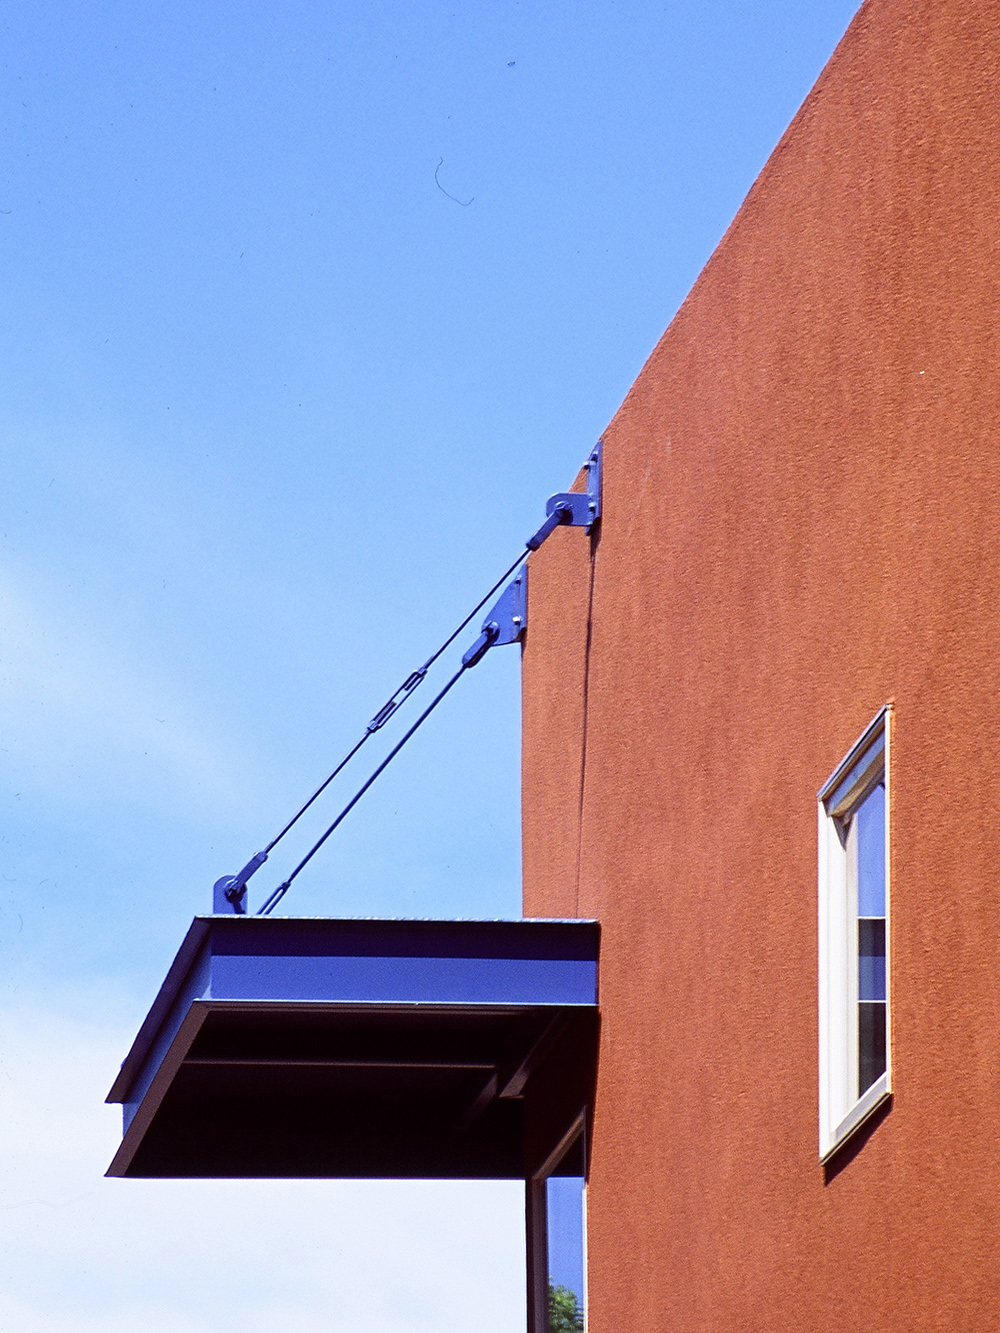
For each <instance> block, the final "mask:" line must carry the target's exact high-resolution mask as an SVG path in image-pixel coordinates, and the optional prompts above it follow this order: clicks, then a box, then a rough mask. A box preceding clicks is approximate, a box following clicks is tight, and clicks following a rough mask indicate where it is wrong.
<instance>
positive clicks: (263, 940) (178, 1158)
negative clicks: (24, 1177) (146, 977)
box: [108, 915, 598, 1179]
mask: <svg viewBox="0 0 1000 1333" xmlns="http://www.w3.org/2000/svg"><path fill="white" fill-rule="evenodd" d="M597 956H598V926H597V924H596V922H588V921H541V920H527V921H386V920H357V919H348V920H336V919H328V918H303V917H279V918H275V917H248V916H228V915H227V916H212V917H196V918H195V920H194V922H193V923H192V925H191V928H190V930H189V931H188V933H187V936H186V938H185V940H184V943H183V944H182V945H181V948H180V951H179V952H178V954H177V957H176V958H175V960H174V962H173V964H172V966H171V968H170V971H169V972H168V974H167V978H166V980H165V981H164V983H163V986H162V987H161V989H160V993H159V995H158V996H157V998H156V1000H155V1002H154V1004H153V1007H152V1009H151V1010H150V1012H149V1015H148V1016H147V1018H146V1020H145V1022H144V1023H143V1025H142V1028H141V1029H140V1031H139V1034H138V1036H137V1037H136V1040H135V1042H134V1043H133V1046H132V1049H131V1051H130V1052H129V1054H128V1056H127V1058H126V1060H125V1062H124V1064H123V1065H122V1069H121V1073H120V1074H119V1076H118V1078H117V1080H116V1081H115V1084H114V1087H113V1088H112V1089H111V1092H110V1093H109V1095H108V1101H109V1102H122V1103H123V1106H124V1127H125V1132H124V1138H123V1141H122V1145H121V1147H120V1148H119V1150H118V1152H117V1154H116V1155H115V1158H114V1161H113V1162H112V1164H111V1166H110V1168H109V1171H108V1174H109V1175H112V1176H216V1177H218V1176H258V1177H259V1176H325V1177H463V1178H472V1177H491V1178H504V1177H507V1178H519V1179H523V1178H525V1176H526V1174H527V1173H528V1170H529V1168H528V1167H527V1166H526V1145H525V1116H524V1101H523V1095H524V1092H525V1088H526V1086H527V1085H528V1083H529V1080H531V1079H532V1077H534V1076H536V1075H539V1076H544V1069H545V1066H546V1065H547V1064H551V1065H552V1068H553V1071H555V1070H556V1068H557V1066H558V1067H559V1068H560V1069H561V1065H560V1059H563V1060H564V1059H565V1058H566V1052H568V1051H569V1050H575V1049H578V1048H579V1047H580V1043H581V1039H582V1041H583V1044H584V1046H586V1043H587V1041H588V1040H589V1036H588V1034H590V1033H592V1031H593V1030H594V1025H595V1021H596V1005H597ZM581 1034H582V1036H581ZM560 1052H562V1056H561V1057H560ZM558 1077H560V1078H561V1077H562V1075H561V1074H560V1075H559V1076H558Z"/></svg>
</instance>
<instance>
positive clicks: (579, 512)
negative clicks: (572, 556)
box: [545, 440, 601, 532]
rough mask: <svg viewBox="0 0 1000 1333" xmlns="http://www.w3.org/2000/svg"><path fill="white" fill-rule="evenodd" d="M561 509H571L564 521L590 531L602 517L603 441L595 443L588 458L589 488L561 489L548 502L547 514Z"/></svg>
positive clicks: (574, 526) (572, 526) (571, 525)
mask: <svg viewBox="0 0 1000 1333" xmlns="http://www.w3.org/2000/svg"><path fill="white" fill-rule="evenodd" d="M557 509H559V510H562V511H566V510H568V511H569V515H570V516H569V518H563V519H562V522H563V523H565V524H568V525H569V526H570V527H571V528H586V529H587V531H588V532H590V530H591V529H592V528H593V526H594V524H595V523H596V522H597V520H598V519H599V518H600V517H601V441H600V440H598V442H597V443H596V444H595V445H594V447H593V449H592V450H591V452H590V457H589V458H588V459H587V489H586V490H585V491H560V493H559V494H558V495H553V496H552V497H551V499H549V501H548V502H547V503H546V506H545V512H546V514H550V515H551V514H553V513H555V511H556V510H557Z"/></svg>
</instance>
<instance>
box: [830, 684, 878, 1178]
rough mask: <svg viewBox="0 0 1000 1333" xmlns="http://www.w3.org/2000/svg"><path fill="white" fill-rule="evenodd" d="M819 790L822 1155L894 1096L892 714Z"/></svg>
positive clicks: (871, 728)
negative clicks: (890, 926) (890, 922)
mask: <svg viewBox="0 0 1000 1333" xmlns="http://www.w3.org/2000/svg"><path fill="white" fill-rule="evenodd" d="M889 716H890V714H889V710H888V709H887V708H886V709H883V710H882V711H881V712H880V713H879V715H878V716H877V717H876V718H875V720H874V722H872V724H871V726H869V727H868V729H867V730H866V731H865V733H864V734H863V735H862V737H861V738H860V740H859V741H858V742H857V744H856V745H855V746H854V747H853V748H852V749H851V751H850V753H849V754H848V755H847V756H846V758H845V759H844V760H843V762H842V763H841V764H840V765H838V767H837V769H836V770H835V771H834V773H833V774H832V776H831V777H830V778H829V780H828V781H827V782H826V783H824V785H823V787H822V788H821V790H820V793H819V989H820V994H819V1019H820V1028H819V1084H820V1087H819V1097H820V1117H819V1118H820V1131H819V1140H820V1158H821V1159H822V1160H824V1161H825V1160H826V1159H827V1158H828V1157H829V1156H830V1155H831V1154H832V1153H833V1152H835V1151H836V1149H837V1148H839V1147H840V1145H841V1144H842V1143H843V1142H844V1141H845V1139H847V1138H848V1137H849V1136H850V1135H851V1134H852V1133H853V1132H854V1131H855V1130H856V1129H857V1128H858V1126H859V1125H861V1124H863V1123H864V1121H865V1120H867V1119H868V1117H869V1116H870V1115H871V1114H872V1112H873V1111H874V1110H875V1109H876V1108H877V1107H878V1106H880V1105H881V1103H882V1102H884V1101H885V1099H886V1098H887V1097H888V1096H889V1091H890V1087H889V991H888V976H889V974H888V968H887V961H888V960H887V942H888V931H887V923H888V910H887V908H888V898H889V895H888V866H889V838H888V808H889V807H888V799H887V791H888V773H889V765H888V762H887V755H888V722H889Z"/></svg>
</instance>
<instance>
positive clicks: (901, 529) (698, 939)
mask: <svg viewBox="0 0 1000 1333" xmlns="http://www.w3.org/2000/svg"><path fill="white" fill-rule="evenodd" d="M998 317H1000V7H998V6H997V4H996V3H995V0H994V2H993V3H987V2H986V0H933V3H931V2H930V0H873V3H870V4H867V5H866V6H865V7H864V8H863V9H862V10H861V11H860V13H859V15H858V17H857V18H856V20H855V21H854V23H853V25H852V27H851V29H850V30H849V32H848V34H847V35H846V37H845V38H844V40H843V42H842V43H841V45H840V47H839V48H838V50H837V52H836V53H835V55H834V57H833V59H832V60H831V62H830V64H829V66H828V67H827V69H826V70H825V72H824V73H823V75H822V77H821V78H820V80H819V82H818V84H817V86H816V88H815V89H814V90H813V92H812V93H811V94H810V96H809V98H808V99H807V101H806V103H805V105H804V106H803V108H802V110H801V111H800V113H799V114H798V116H797V117H796V119H795V121H794V122H793V124H792V126H791V127H790V129H789V131H788V132H787V134H786V135H785V137H784V139H783V140H782V142H781V144H780V145H779V147H778V148H777V149H776V151H775V152H774V154H773V156H772V158H771V160H770V161H769V163H768V164H767V166H766V168H765V169H764V171H763V172H762V174H761V176H760V178H759V180H758V181H757V183H756V185H755V186H754V188H753V189H752V191H751V193H750V195H749V196H748V198H747V200H746V202H745V204H744V206H743V208H742V209H741V211H740V213H739V214H738V216H737V218H736V220H735V221H734V223H733V225H732V227H731V228H730V230H729V232H728V234H727V235H726V237H725V238H724V240H723V242H722V243H721V245H720V246H719V248H718V250H717V251H716V253H715V254H714V255H713V257H712V259H711V260H710V262H709V264H708V265H707V267H706V269H705V270H704V272H703V274H702V275H701V277H700V278H699V280H698V282H697V284H696V285H695V287H694V289H693V291H692V292H691V294H690V296H689V297H688V299H687V301H686V302H685V304H684V305H683V307H682V309H681V310H680V312H679V314H678V315H677V317H676V319H675V320H674V321H673V323H672V324H671V326H670V328H669V329H668V330H667V332H666V334H665V335H664V337H663V339H662V340H661V342H660V343H659V345H658V346H657V348H656V350H655V351H654V353H653V355H652V356H651V358H650V360H649V362H648V363H647V365H646V366H645V368H644V369H643V370H642V373H641V374H640V375H639V378H638V379H637V381H636V383H635V385H634V386H633V388H632V390H631V392H630V393H629V395H628V397H627V399H626V401H625V403H624V404H623V406H622V408H621V409H620V411H619V413H618V414H617V416H616V417H615V419H614V421H613V422H612V423H611V425H610V426H609V427H608V429H607V431H606V433H605V435H604V517H603V520H602V524H601V531H600V538H599V540H598V541H596V542H590V541H588V539H587V538H586V537H585V536H584V535H583V533H582V532H580V531H579V530H570V529H560V530H557V531H556V533H555V534H554V535H553V537H552V538H551V539H550V541H549V543H548V544H547V545H546V546H545V547H544V548H543V549H542V550H541V551H540V552H538V553H537V554H536V555H535V556H533V557H532V561H531V575H530V580H531V581H530V623H529V631H528V637H527V642H526V645H525V652H524V788H523V791H524V872H525V890H524V893H525V911H526V913H527V914H529V915H546V916H548V915H562V914H566V915H580V916H595V917H598V918H600V920H601V923H602V939H603V945H602V970H601V1006H602V1027H601V1042H600V1065H599V1073H598V1081H597V1096H596V1102H595V1108H594V1117H593V1135H592V1143H591V1168H590V1182H589V1193H588V1229H589V1230H588V1247H589V1320H590V1322H589V1330H590V1333H621V1331H622V1330H629V1331H630V1333H631V1331H632V1330H676V1331H677V1333H699V1331H700V1330H713V1331H714V1330H720V1331H721V1330H782V1331H783V1333H788V1331H789V1330H808V1331H809V1333H817V1331H819V1330H826V1329H838V1330H858V1331H859V1333H860V1330H865V1331H866V1333H869V1331H870V1330H883V1329H892V1330H924V1329H927V1330H930V1329H935V1330H950V1331H954V1330H977V1331H978V1330H992V1329H995V1328H997V1327H1000V1280H998V1272H997V1269H998V1251H1000V1147H998V1145H1000V987H998V981H997V974H998V966H1000V901H998V898H1000V894H998V866H1000V816H998V811H997V805H998V793H1000V704H998V699H1000V503H998V495H1000V358H998V351H1000V338H998V333H997V327H998ZM889 701H892V702H893V704H894V712H893V719H894V720H893V734H892V760H891V762H892V771H891V809H890V829H891V847H892V865H891V886H890V895H891V909H890V912H891V921H890V950H891V1060H892V1080H893V1090H894V1095H893V1101H892V1104H891V1108H890V1109H889V1111H888V1113H887V1114H884V1115H883V1116H882V1117H881V1118H880V1120H879V1121H877V1122H876V1123H875V1124H874V1126H873V1127H871V1128H870V1129H869V1131H868V1132H867V1133H866V1134H864V1135H863V1136H862V1137H861V1139H860V1140H859V1141H858V1142H857V1143H856V1144H854V1145H852V1147H851V1148H850V1149H849V1150H848V1151H847V1152H846V1153H844V1154H843V1155H842V1158H841V1159H840V1160H839V1161H836V1162H835V1163H834V1166H833V1168H832V1169H830V1170H826V1171H825V1170H824V1168H823V1167H821V1166H820V1164H819V1160H818V1145H817V1136H818V1127H817V1117H818V1111H817V1077H818V1075H817V924H816V917H817V906H816V792H817V790H818V788H819V787H820V785H821V783H822V782H823V781H824V779H825V778H826V777H827V776H828V775H829V773H830V772H831V771H832V770H833V768H834V767H835V766H836V764H837V763H838V762H839V760H840V759H841V757H842V756H843V755H844V753H845V752H846V751H847V749H848V748H849V747H850V745H851V744H852V742H853V741H854V740H855V738H856V737H857V736H858V734H859V733H860V732H861V730H862V729H863V727H864V726H865V724H866V723H867V722H868V721H869V720H870V719H871V718H872V716H873V715H874V714H875V713H876V711H877V710H878V709H879V708H880V707H881V706H882V705H884V704H885V703H887V702H889Z"/></svg>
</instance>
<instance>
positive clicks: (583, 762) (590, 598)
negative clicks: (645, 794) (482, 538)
mask: <svg viewBox="0 0 1000 1333" xmlns="http://www.w3.org/2000/svg"><path fill="white" fill-rule="evenodd" d="M596 566H597V537H596V534H595V536H593V537H591V539H590V588H589V591H588V593H587V638H586V643H585V644H584V649H583V724H582V726H581V728H580V791H579V794H578V798H577V815H576V909H575V910H576V915H577V916H579V915H580V872H581V866H582V861H583V802H584V791H585V788H586V782H587V721H588V714H589V710H590V641H591V636H592V633H593V623H594V575H595V571H596Z"/></svg>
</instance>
